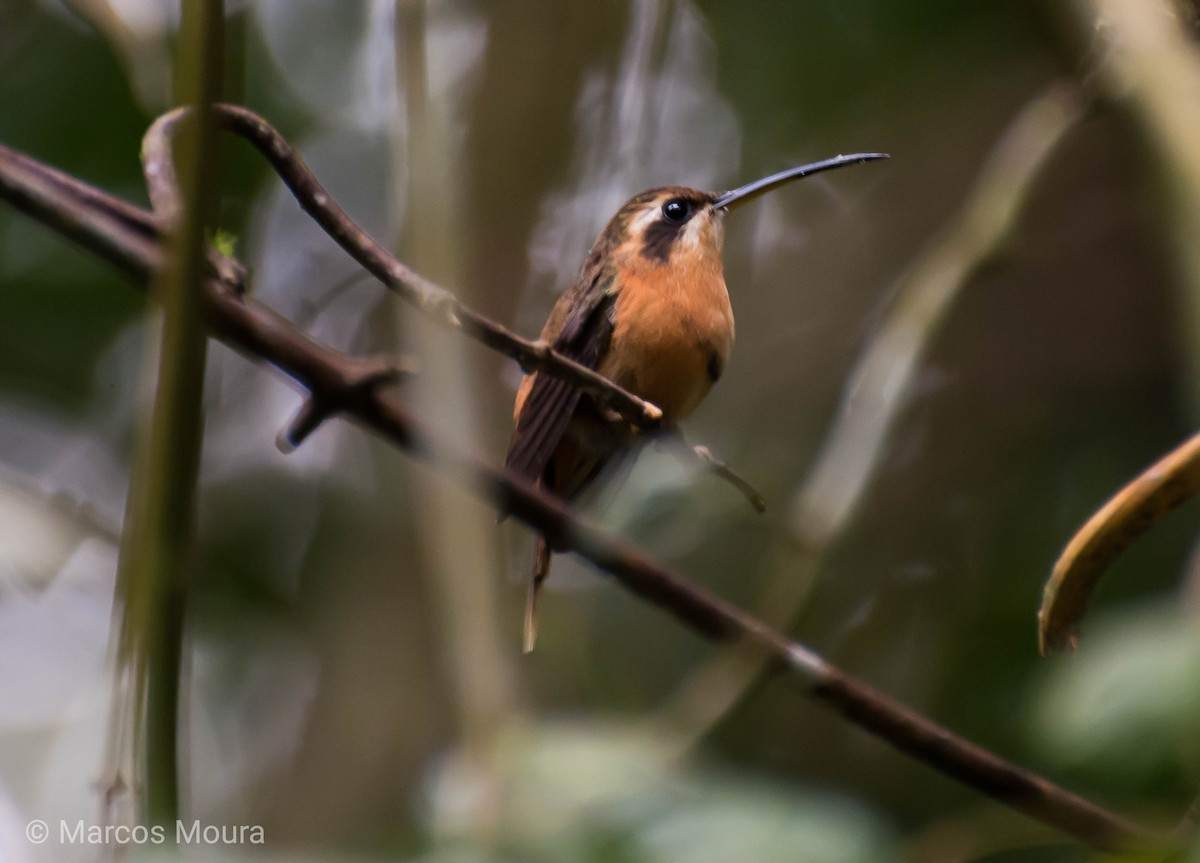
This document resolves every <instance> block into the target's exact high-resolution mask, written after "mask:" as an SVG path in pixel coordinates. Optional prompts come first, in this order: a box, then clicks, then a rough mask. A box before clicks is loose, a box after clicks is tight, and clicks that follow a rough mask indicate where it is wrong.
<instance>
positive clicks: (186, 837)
mask: <svg viewBox="0 0 1200 863" xmlns="http://www.w3.org/2000/svg"><path fill="white" fill-rule="evenodd" d="M25 838H26V839H28V840H29V841H30V842H32V843H33V844H34V845H42V844H44V843H45V842H48V841H50V840H52V839H53V840H55V841H56V842H57V843H58V844H60V845H104V846H114V845H166V844H168V843H169V844H173V845H265V844H266V842H267V837H266V834H265V833H264V832H263V828H262V827H261V826H259V825H257V824H204V823H203V822H201V821H176V822H175V825H174V827H173V828H172V827H171V826H169V825H163V824H154V825H145V824H134V825H131V824H88V823H87V822H86V821H57V822H54V821H51V822H46V821H42V820H41V819H40V818H39V819H35V820H33V821H30V822H29V823H28V824H26V825H25Z"/></svg>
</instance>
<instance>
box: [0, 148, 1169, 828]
mask: <svg viewBox="0 0 1200 863" xmlns="http://www.w3.org/2000/svg"><path fill="white" fill-rule="evenodd" d="M36 165H37V163H31V160H28V159H23V158H16V157H15V155H14V154H13V152H12V151H11V150H8V149H6V148H3V147H0V198H4V199H6V200H8V201H10V202H11V203H13V204H15V205H16V206H17V207H18V209H21V210H22V211H24V212H26V213H29V214H30V215H31V216H33V217H34V218H35V219H37V220H39V221H41V222H43V223H45V224H47V225H49V226H51V227H52V228H54V229H55V230H56V231H58V232H60V233H62V234H63V235H65V236H67V237H69V238H71V239H72V240H74V241H75V242H77V243H78V244H80V245H81V246H83V247H85V248H87V249H89V250H92V251H95V252H97V253H99V254H100V255H101V256H102V257H104V258H105V259H106V260H108V261H110V262H112V263H114V264H115V265H117V266H118V267H119V268H120V269H121V270H122V271H124V272H126V273H129V274H130V275H132V276H133V277H134V278H135V281H137V282H138V283H139V284H142V285H144V284H146V282H147V280H148V278H149V276H150V274H151V272H152V271H153V268H154V267H156V266H158V265H160V263H161V261H162V253H161V250H160V249H159V246H158V243H156V242H153V241H149V240H147V238H146V237H145V236H144V234H142V233H140V232H139V231H137V230H135V229H134V227H131V225H130V224H129V223H128V222H126V221H123V220H122V219H121V218H120V217H119V216H118V215H117V214H115V213H113V212H111V211H110V209H111V208H108V207H106V206H105V201H104V198H103V196H102V195H99V196H94V197H89V195H87V194H80V193H79V190H78V189H77V188H73V187H71V186H70V185H69V184H63V183H56V182H55V181H54V180H53V177H52V176H51V175H50V174H48V173H47V171H46V170H44V169H41V168H39V167H34V166H36ZM147 218H148V217H147ZM242 272H244V271H242V270H240V269H237V270H233V271H231V270H223V271H220V272H217V273H215V274H214V275H212V276H211V277H210V279H209V281H208V289H207V291H206V292H205V296H204V299H205V320H206V324H207V326H208V327H209V329H210V331H211V333H212V335H214V336H215V337H216V338H218V339H220V340H221V341H223V342H225V343H226V344H228V345H229V346H231V347H233V348H234V349H236V350H238V351H240V352H242V353H243V354H245V355H247V356H248V357H250V358H252V359H258V360H263V361H266V362H268V363H270V364H271V365H274V366H275V367H276V368H278V369H279V370H281V371H282V372H284V374H286V375H288V376H289V377H291V378H292V379H293V380H295V381H296V382H297V383H299V384H300V385H301V386H302V387H303V388H305V389H306V390H308V391H309V393H310V394H312V396H313V397H314V398H319V397H320V395H321V394H322V393H325V392H328V391H330V390H331V389H332V390H336V389H337V388H338V387H339V386H340V385H342V384H343V383H344V382H345V381H346V380H351V379H353V377H354V375H353V374H352V372H353V371H354V370H355V369H356V368H357V365H356V364H357V363H361V362H362V361H361V360H358V359H356V358H353V357H350V356H348V355H346V354H344V353H342V352H340V351H337V350H334V349H333V348H330V347H329V346H327V345H324V344H321V343H320V342H317V341H315V340H314V339H312V338H310V337H309V336H307V335H306V334H304V333H303V332H301V331H300V330H299V329H297V328H296V327H295V326H294V325H293V324H292V323H291V322H290V321H288V320H286V319H285V318H283V317H282V316H280V315H279V314H277V313H276V312H274V311H272V310H270V309H268V308H267V307H265V306H263V305H261V304H259V303H257V302H255V301H253V300H251V299H249V298H248V297H247V296H246V295H245V292H244V290H243V288H244V285H243V284H241V283H240V281H239V280H240V278H241V275H240V274H241V273H242ZM345 393H348V395H347V397H346V398H343V399H342V401H341V404H340V407H341V410H342V411H343V412H344V413H345V414H346V415H347V416H348V417H349V418H351V419H352V420H353V421H354V422H355V423H357V424H358V425H360V426H363V427H364V428H367V429H369V430H371V431H373V432H375V433H376V434H378V435H380V436H381V437H383V438H386V439H387V440H389V441H392V442H393V443H395V444H396V445H397V446H399V447H400V448H402V449H404V450H406V451H408V452H410V453H411V454H413V455H414V456H415V457H417V458H420V459H422V460H425V461H429V462H432V463H434V464H435V465H437V466H438V467H439V469H441V470H442V471H444V472H445V473H447V474H449V475H450V476H451V477H452V478H453V479H454V480H455V481H457V482H459V483H462V484H464V485H466V486H468V487H469V488H471V489H472V490H473V491H474V492H475V493H476V494H478V495H479V496H480V497H482V498H484V499H486V500H488V501H489V502H491V503H492V504H493V505H495V506H496V507H497V508H499V509H503V510H504V511H506V512H510V513H511V514H512V515H513V516H514V517H516V518H517V519H519V520H521V521H523V522H524V523H526V524H528V525H530V526H531V527H534V528H536V529H537V530H538V531H540V532H542V533H544V534H545V535H546V536H547V537H548V538H549V539H550V540H551V541H552V542H555V543H561V544H562V545H564V546H565V547H568V548H572V549H573V550H575V551H576V552H577V553H578V554H580V555H581V556H582V557H584V558H586V559H588V560H589V561H591V562H592V563H594V564H595V565H596V566H597V567H599V568H600V569H601V570H603V571H604V572H606V573H608V574H609V575H611V576H612V578H613V579H614V580H615V581H616V582H618V583H619V584H620V585H621V586H623V587H624V588H626V589H627V590H629V591H630V592H632V593H634V594H635V595H637V596H639V597H641V598H642V599H644V600H646V601H648V602H650V603H652V604H654V605H656V606H658V607H659V608H661V609H663V610H664V611H666V612H667V613H669V614H670V615H672V616H673V617H675V618H676V619H677V620H678V621H680V622H681V623H683V624H684V625H685V626H687V627H688V628H690V629H691V630H693V631H694V632H696V633H697V634H699V635H701V636H703V637H705V638H707V639H710V640H714V641H730V640H739V639H740V640H743V641H744V642H745V643H748V644H750V645H752V646H753V647H754V649H756V650H758V651H760V652H761V654H762V655H763V656H764V657H766V658H767V659H768V660H769V661H770V665H771V667H772V669H774V670H776V671H779V672H782V673H783V674H784V675H785V676H786V677H787V679H789V680H790V681H791V682H792V683H793V684H795V685H797V686H798V687H799V688H800V689H801V691H803V692H804V693H805V694H807V695H809V696H810V697H813V698H815V699H817V700H818V701H820V702H822V703H824V704H825V705H826V706H829V707H832V708H833V709H835V710H837V711H838V712H839V713H841V714H842V715H843V716H845V717H846V718H847V719H848V720H849V721H851V722H853V723H854V724H856V725H858V726H859V727H861V728H863V729H865V730H867V731H868V732H870V733H872V734H875V735H876V736H878V737H880V738H881V739H883V740H885V741H887V742H888V743H890V744H891V745H892V746H893V747H895V748H896V749H898V750H900V751H902V752H904V753H907V754H909V755H911V756H913V757H914V758H917V759H918V760H920V761H922V762H924V763H925V764H927V765H929V766H930V767H933V768H934V769H936V770H939V771H940V772H942V773H944V774H946V775H948V776H950V777H953V778H955V779H957V780H959V781H960V782H963V783H964V784H966V785H969V786H970V787H972V788H974V789H976V790H977V791H979V792H980V793H983V794H986V795H988V796H990V797H992V798H994V799H996V800H998V801H1000V802H1001V803H1003V804H1005V805H1007V806H1010V807H1012V808H1013V809H1016V810H1017V811H1020V812H1023V813H1025V814H1026V815H1028V816H1030V817H1032V818H1034V819H1036V820H1039V821H1041V822H1043V823H1045V824H1048V825H1050V826H1052V827H1055V828H1057V829H1059V830H1061V831H1063V832H1064V833H1067V834H1069V835H1071V836H1074V837H1076V838H1077V839H1079V840H1080V841H1082V842H1085V843H1087V844H1089V845H1092V846H1094V847H1096V848H1100V849H1106V850H1110V849H1117V848H1129V847H1134V846H1139V845H1144V844H1147V843H1151V842H1154V841H1158V842H1163V841H1165V840H1164V839H1162V838H1161V837H1154V836H1152V835H1151V834H1150V833H1148V832H1147V831H1145V830H1144V829H1142V828H1140V827H1138V826H1137V825H1135V824H1133V823H1131V822H1130V821H1128V820H1126V819H1124V818H1122V817H1121V816H1119V815H1116V814H1114V813H1112V812H1110V811H1108V810H1106V809H1104V808H1102V807H1100V806H1097V805H1096V804H1094V803H1091V802H1089V801H1087V800H1085V799H1083V798H1081V797H1079V796H1078V795H1076V794H1073V793H1071V792H1070V791H1067V790H1065V789H1063V788H1061V787H1059V786H1057V785H1055V784H1054V783H1052V782H1050V781H1049V780H1047V779H1045V778H1043V777H1041V776H1038V775H1037V774H1034V773H1031V772H1029V771H1027V770H1024V769H1022V768H1021V767H1018V766H1016V765H1014V764H1012V763H1010V762H1008V761H1005V760H1004V759H1002V758H1000V757H998V756H996V755H994V754H993V753H991V752H988V751H987V750H985V749H983V748H981V747H979V746H976V745H975V744H973V743H971V742H969V741H967V740H965V739H963V738H961V737H959V736H957V735H955V734H954V733H953V732H951V731H950V730H948V729H946V728H944V727H942V726H940V725H938V724H937V723H935V722H933V721H932V720H930V719H928V718H927V717H924V716H922V715H920V714H918V713H916V712H915V711H913V710H911V709H909V708H908V707H906V706H904V705H902V704H900V703H899V702H897V701H895V700H893V699H891V698H889V697H888V696H886V695H884V694H882V693H880V692H878V691H877V690H875V689H873V688H872V687H871V686H869V685H868V684H866V683H864V682H862V681H860V680H858V679H856V678H854V677H852V676H851V675H848V674H846V673H845V672H844V671H842V670H841V669H839V668H837V667H836V666H834V665H832V664H831V663H829V662H827V661H825V659H823V658H822V657H821V656H819V655H818V654H816V653H814V652H813V651H811V650H809V649H808V648H807V647H805V646H804V645H802V644H800V643H798V642H794V641H791V640H789V639H788V638H787V637H785V636H784V635H783V634H781V633H780V632H778V631H777V630H775V629H773V628H771V627H770V626H768V625H767V624H765V623H763V622H762V621H761V620H759V619H757V618H755V617H753V616H751V615H749V614H747V613H745V612H743V611H741V610H740V609H738V608H737V607H735V606H734V605H732V604H730V603H729V602H727V601H725V600H724V599H722V598H721V597H719V596H717V595H715V594H713V593H711V592H709V591H708V590H706V589H704V588H701V587H698V586H696V585H693V584H691V583H689V582H687V581H685V580H684V579H683V578H681V577H680V576H678V575H676V574H675V573H673V572H671V571H670V570H668V569H667V568H665V567H663V566H661V565H660V564H657V563H654V562H653V561H651V560H649V559H648V558H646V557H645V556H644V555H643V554H642V553H641V552H639V551H638V550H636V549H634V548H632V547H631V546H629V545H628V544H626V543H624V542H622V541H620V540H617V539H614V538H612V537H610V536H608V535H606V534H604V533H603V532H602V531H600V530H598V529H597V528H595V527H593V526H591V525H590V524H588V523H587V522H585V521H582V520H580V519H578V518H577V517H576V516H575V515H574V513H573V512H572V511H571V510H570V509H569V508H568V507H567V506H566V505H565V504H563V503H562V502H560V501H558V500H557V499H555V498H554V497H552V496H551V495H548V494H547V493H545V492H543V491H542V490H541V489H539V488H537V487H535V486H532V485H530V484H529V483H527V482H525V481H524V480H522V479H521V478H519V477H517V476H514V475H512V474H509V473H507V472H506V471H504V470H502V469H498V468H496V467H493V466H491V465H489V464H485V463H483V462H481V461H479V460H478V459H476V458H474V457H472V456H469V455H466V454H463V453H461V452H459V451H457V450H455V449H454V448H452V447H450V446H448V445H446V444H444V443H442V442H440V441H439V440H438V439H437V438H436V437H434V436H433V435H430V434H429V433H427V431H426V430H425V429H424V428H423V427H422V426H421V425H420V423H419V422H418V421H416V420H415V419H414V418H413V417H411V416H410V415H409V414H408V413H407V412H406V411H405V410H404V409H403V408H402V407H400V406H399V405H398V404H396V403H395V402H394V401H392V400H389V399H388V398H386V397H385V396H384V395H383V394H382V393H381V392H380V389H379V388H378V387H357V388H350V389H349V390H345Z"/></svg>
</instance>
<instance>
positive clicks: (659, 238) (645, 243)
mask: <svg viewBox="0 0 1200 863" xmlns="http://www.w3.org/2000/svg"><path fill="white" fill-rule="evenodd" d="M685 225H687V220H686V219H685V220H684V221H682V222H671V221H668V220H667V219H656V220H654V222H652V223H651V224H650V226H649V227H648V228H646V231H645V233H644V234H642V255H643V256H644V257H647V258H649V259H650V260H652V261H657V262H658V263H660V264H665V263H666V262H667V261H669V260H670V259H671V246H673V245H674V244H675V241H676V240H677V239H679V235H680V234H682V233H683V229H684V226H685Z"/></svg>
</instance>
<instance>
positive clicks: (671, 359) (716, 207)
mask: <svg viewBox="0 0 1200 863" xmlns="http://www.w3.org/2000/svg"><path fill="white" fill-rule="evenodd" d="M882 158H886V155H885V154H883V153H855V154H853V155H848V156H835V157H833V158H832V159H825V160H823V161H820V162H814V163H812V164H809V165H802V166H800V167H798V168H791V169H789V170H786V171H781V172H779V173H777V174H772V175H771V176H769V177H764V178H763V179H761V180H756V181H755V182H753V183H748V184H747V185H745V186H741V187H739V188H737V189H734V190H732V191H729V192H703V191H700V190H698V189H689V188H685V187H682V186H664V187H661V188H655V189H649V190H647V191H645V192H642V193H641V194H639V195H635V196H634V197H633V198H631V199H630V200H629V202H628V203H626V204H625V206H623V207H621V209H620V210H618V211H617V214H616V215H615V216H613V218H612V220H611V221H610V222H609V223H608V226H607V227H605V229H604V230H603V231H602V232H601V233H600V236H599V237H597V239H596V242H595V244H594V245H593V246H592V250H591V251H590V252H589V253H588V256H587V258H586V260H585V261H584V263H583V267H582V269H581V270H580V273H579V279H578V281H576V282H575V284H574V285H573V286H572V287H571V289H570V290H568V291H566V292H565V293H564V294H563V295H562V296H561V297H559V299H558V302H556V303H555V304H554V308H553V310H552V311H551V312H550V317H549V319H548V320H547V321H546V325H545V327H543V328H542V335H541V338H542V340H543V341H544V342H545V343H547V344H549V345H552V346H553V347H554V350H556V351H557V352H559V353H560V354H563V355H564V356H567V357H570V358H571V359H573V360H575V361H576V362H578V363H580V364H582V365H585V366H587V367H589V368H592V369H595V370H596V371H597V372H599V373H600V374H601V375H604V376H605V377H607V378H608V379H609V380H611V381H613V382H614V383H616V384H618V385H619V386H621V387H623V388H624V389H626V390H629V391H630V392H632V393H635V394H636V395H638V396H640V397H641V398H642V399H644V400H645V401H648V402H650V403H651V404H654V405H655V406H657V407H658V408H659V409H660V410H661V411H662V414H663V427H664V428H667V429H670V428H672V427H674V426H675V425H676V424H677V423H679V422H681V421H682V420H684V419H685V418H686V417H687V416H688V415H689V414H691V412H692V411H693V410H695V409H696V406H697V405H699V404H700V402H701V401H702V400H703V399H704V397H705V396H706V395H707V394H708V391H709V389H710V388H711V387H712V385H713V384H714V383H716V381H717V379H718V378H720V377H721V371H722V370H723V369H724V367H725V361H726V360H727V359H728V357H729V352H730V349H731V348H732V347H733V309H732V307H731V306H730V303H729V293H728V292H727V291H726V289H725V276H724V272H723V268H722V261H721V248H722V245H723V240H724V232H725V231H724V220H725V214H726V213H727V212H729V211H730V210H732V209H733V208H734V207H737V206H740V205H742V204H745V203H746V202H747V201H750V200H752V199H754V198H756V197H758V196H759V195H762V194H764V193H765V192H769V191H771V190H772V189H775V188H778V187H779V186H782V185H783V184H785V183H788V182H791V181H792V180H797V179H799V178H801V177H807V176H811V175H812V174H816V173H819V172H821V171H826V170H830V169H832V168H840V167H843V166H845V165H855V164H859V163H861V162H868V161H871V160H874V159H882ZM513 419H514V422H515V428H514V430H513V435H512V440H511V442H510V443H509V449H508V457H507V458H506V460H505V467H507V468H508V469H510V470H512V471H514V472H516V473H518V474H520V475H521V476H523V477H525V478H526V479H529V480H531V481H535V482H537V483H539V484H540V485H541V486H542V487H543V488H545V489H547V490H549V491H552V492H554V493H555V494H557V495H558V496H559V497H561V498H563V499H564V500H567V501H570V500H572V499H574V498H575V497H577V496H578V495H579V494H580V492H582V491H583V490H584V489H585V488H587V487H588V486H589V485H590V484H591V483H592V482H593V481H594V480H595V479H596V477H597V476H598V475H599V474H600V473H601V471H603V470H604V469H605V468H606V467H608V466H610V465H611V464H612V463H613V462H614V461H616V460H619V459H622V457H626V456H629V455H630V454H632V453H633V452H634V446H633V444H634V443H635V442H636V440H637V437H638V434H637V428H636V427H635V426H634V425H633V424H632V423H629V422H627V421H624V420H622V419H621V418H620V417H619V416H615V415H612V414H610V413H609V412H607V411H605V410H602V409H601V408H600V407H599V406H598V405H597V404H596V402H595V401H594V400H593V399H592V398H591V397H589V396H587V395H584V394H583V393H582V392H581V391H580V390H579V389H578V388H576V387H575V386H574V385H572V384H569V383H567V382H566V381H564V380H562V379H560V378H556V377H551V376H550V375H546V374H538V373H536V372H535V373H533V374H528V375H526V376H525V378H524V380H523V381H522V382H521V387H520V389H519V390H518V391H517V400H516V405H515V406H514V409H513ZM554 550H556V549H552V548H551V547H550V544H549V543H548V542H547V540H546V537H545V536H543V535H541V534H539V535H538V537H537V547H536V550H535V553H534V562H533V573H532V577H531V579H530V583H529V593H528V598H527V601H526V609H525V641H524V647H525V651H526V652H528V651H530V650H532V649H533V645H534V641H535V639H536V634H537V600H538V594H539V591H540V590H541V587H542V585H543V583H544V582H545V580H546V577H547V576H548V575H549V574H550V555H551V552H552V551H554Z"/></svg>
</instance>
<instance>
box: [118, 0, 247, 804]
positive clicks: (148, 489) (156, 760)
mask: <svg viewBox="0 0 1200 863" xmlns="http://www.w3.org/2000/svg"><path fill="white" fill-rule="evenodd" d="M223 19H224V8H223V0H189V2H185V3H184V4H183V18H182V26H181V30H180V43H179V63H178V65H177V69H178V77H177V82H176V95H177V98H178V100H179V101H181V102H183V103H186V104H190V105H196V106H208V105H210V104H212V103H213V102H216V101H217V100H218V99H219V97H220V92H221V69H222V59H221V58H222V23H223ZM193 117H194V120H193V122H191V123H189V124H188V126H187V128H186V129H185V130H183V134H182V135H181V136H180V139H179V142H178V147H177V149H176V157H177V164H178V165H179V173H180V179H181V189H182V198H183V200H182V202H181V203H180V206H179V208H178V212H177V214H176V213H159V214H157V215H159V216H160V218H166V219H169V220H171V221H173V224H170V225H168V226H167V227H168V228H169V229H170V244H169V248H170V255H169V257H168V260H167V263H166V266H165V267H164V268H163V269H162V270H161V271H160V272H159V273H158V274H157V275H156V277H155V280H154V283H153V291H154V293H155V294H156V295H157V299H158V300H159V302H160V303H161V305H162V308H163V315H162V329H161V333H160V335H159V339H158V344H157V351H152V355H153V354H156V355H157V356H156V358H157V368H156V369H151V373H153V372H154V371H156V372H157V374H156V376H155V383H154V400H153V404H152V406H151V407H150V411H149V416H148V417H146V418H145V419H144V420H143V426H142V428H141V430H140V432H139V435H138V442H137V451H136V455H135V459H134V469H133V476H132V478H131V481H130V496H129V504H128V509H127V513H126V530H125V534H124V536H123V540H122V549H121V564H120V572H119V580H118V593H119V596H120V597H122V598H123V599H124V618H123V620H122V630H121V645H120V646H121V652H120V661H121V662H122V663H123V664H125V665H126V667H131V668H132V672H133V673H132V675H131V677H132V680H133V681H134V685H133V692H132V693H130V697H131V698H132V699H133V707H134V709H133V710H132V711H131V712H130V715H131V716H132V717H133V721H134V723H135V724H140V723H142V722H144V723H145V724H144V726H142V731H143V732H144V733H136V729H135V734H133V735H132V739H133V740H135V741H142V747H141V753H142V755H143V756H144V759H145V761H144V764H143V768H142V770H140V771H139V772H140V773H141V774H142V778H143V781H144V784H143V785H142V788H143V797H142V801H143V814H144V817H145V819H146V820H147V821H149V822H150V823H153V824H165V825H171V824H173V823H174V822H175V820H176V819H178V818H179V812H180V768H179V722H180V714H181V711H180V700H181V695H182V693H181V679H182V677H181V674H182V666H183V662H184V640H183V639H184V614H185V611H186V607H187V601H186V593H187V585H188V581H189V578H188V573H189V570H190V568H191V558H192V544H193V514H194V508H195V505H194V504H195V486H196V476H197V473H198V470H199V463H200V449H201V441H202V422H203V416H202V399H203V394H204V364H205V356H206V344H207V343H206V338H205V333H204V329H203V305H202V301H203V298H202V294H201V289H202V284H203V280H204V278H205V277H206V269H205V267H206V258H205V249H206V244H205V239H204V227H205V224H206V223H207V221H208V218H207V217H208V216H209V215H210V214H211V213H212V212H213V209H214V205H215V203H216V196H215V188H216V159H215V155H216V153H215V151H216V128H215V124H214V122H213V120H212V118H211V116H210V115H209V112H208V111H207V110H199V111H195V112H194V113H193ZM148 362H151V363H153V362H154V359H153V358H152V359H151V360H149V361H148ZM135 745H137V744H135Z"/></svg>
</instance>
